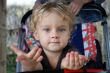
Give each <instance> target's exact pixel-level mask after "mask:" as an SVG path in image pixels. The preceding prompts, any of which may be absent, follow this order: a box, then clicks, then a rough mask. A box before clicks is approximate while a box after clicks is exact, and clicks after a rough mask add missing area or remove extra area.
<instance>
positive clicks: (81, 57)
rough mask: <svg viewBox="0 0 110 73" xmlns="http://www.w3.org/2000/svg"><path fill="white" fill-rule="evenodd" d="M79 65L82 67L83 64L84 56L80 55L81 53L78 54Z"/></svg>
mask: <svg viewBox="0 0 110 73" xmlns="http://www.w3.org/2000/svg"><path fill="white" fill-rule="evenodd" d="M79 65H80V67H83V65H84V56H82V55H79Z"/></svg>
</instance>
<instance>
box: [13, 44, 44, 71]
mask: <svg viewBox="0 0 110 73" xmlns="http://www.w3.org/2000/svg"><path fill="white" fill-rule="evenodd" d="M11 50H12V51H14V53H16V54H17V58H16V61H17V62H20V63H21V66H22V71H34V70H38V69H42V66H41V63H40V61H41V60H42V59H43V57H42V56H41V52H42V49H41V48H38V47H37V48H33V49H32V50H31V51H30V52H29V53H24V52H22V51H21V50H19V49H18V48H17V47H15V46H11Z"/></svg>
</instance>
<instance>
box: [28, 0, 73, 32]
mask: <svg viewBox="0 0 110 73" xmlns="http://www.w3.org/2000/svg"><path fill="white" fill-rule="evenodd" d="M45 12H56V13H58V14H60V15H61V16H63V17H64V19H66V20H67V21H68V22H69V27H70V30H73V29H74V25H73V24H74V23H73V22H74V15H73V14H72V13H71V10H70V8H69V7H68V6H66V5H64V4H62V3H60V2H59V3H57V2H47V3H45V4H42V5H41V6H39V7H36V6H34V9H33V12H32V16H31V23H30V27H31V31H32V32H35V30H36V25H37V24H38V21H39V19H40V17H41V16H42V15H43V13H45Z"/></svg>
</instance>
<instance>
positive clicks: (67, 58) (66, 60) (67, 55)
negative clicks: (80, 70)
mask: <svg viewBox="0 0 110 73" xmlns="http://www.w3.org/2000/svg"><path fill="white" fill-rule="evenodd" d="M69 56H70V54H69V53H67V54H66V57H65V66H66V67H69Z"/></svg>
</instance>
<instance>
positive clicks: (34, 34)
mask: <svg viewBox="0 0 110 73" xmlns="http://www.w3.org/2000/svg"><path fill="white" fill-rule="evenodd" d="M33 36H34V38H35V39H36V40H39V36H38V34H37V32H34V33H33Z"/></svg>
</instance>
